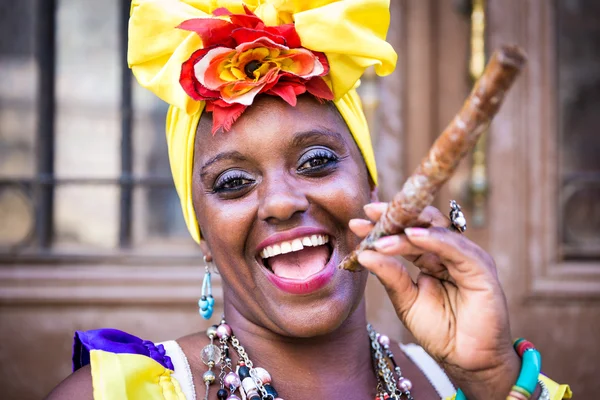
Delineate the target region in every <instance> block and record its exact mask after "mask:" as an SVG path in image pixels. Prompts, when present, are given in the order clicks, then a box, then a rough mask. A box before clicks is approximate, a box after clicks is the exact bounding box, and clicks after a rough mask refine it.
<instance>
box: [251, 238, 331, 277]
mask: <svg viewBox="0 0 600 400" xmlns="http://www.w3.org/2000/svg"><path fill="white" fill-rule="evenodd" d="M331 254H332V248H331V244H330V240H329V236H328V235H308V236H304V237H300V238H296V239H293V240H288V241H283V242H280V243H276V244H273V245H271V246H267V247H265V248H264V249H263V250H262V251H261V252H260V258H261V260H262V264H263V265H264V266H265V268H266V269H267V270H269V271H270V272H271V273H273V274H274V275H276V276H278V277H280V278H286V279H293V280H306V279H307V278H309V277H311V276H313V275H315V274H318V273H319V272H321V271H322V270H323V269H325V266H326V265H327V263H328V262H329V259H330V258H331Z"/></svg>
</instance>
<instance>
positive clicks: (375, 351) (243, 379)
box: [200, 319, 414, 400]
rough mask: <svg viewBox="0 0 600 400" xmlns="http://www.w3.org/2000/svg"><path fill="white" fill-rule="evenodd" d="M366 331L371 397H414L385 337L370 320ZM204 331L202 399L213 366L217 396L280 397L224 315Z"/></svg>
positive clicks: (236, 399)
mask: <svg viewBox="0 0 600 400" xmlns="http://www.w3.org/2000/svg"><path fill="white" fill-rule="evenodd" d="M367 332H368V334H369V340H370V342H371V356H372V358H373V369H374V371H375V376H376V377H377V390H376V393H377V394H376V396H375V400H386V399H395V400H414V399H413V397H412V395H411V394H410V390H411V389H412V383H411V382H410V381H409V380H408V379H406V378H404V377H403V376H402V370H401V369H400V366H399V365H398V364H397V363H396V360H395V359H394V354H392V351H391V350H390V339H389V337H387V336H385V335H380V334H379V333H377V332H375V330H374V329H373V327H372V326H371V324H368V325H367ZM206 335H207V336H208V338H209V339H210V344H208V345H206V346H204V348H203V349H202V351H201V353H200V357H201V359H202V362H203V363H204V364H206V365H207V366H208V371H206V372H205V373H204V374H203V375H202V380H203V381H204V384H205V385H206V394H205V396H204V400H208V395H209V391H210V386H211V385H212V384H213V383H215V382H216V381H217V375H216V374H215V372H214V371H213V368H216V367H218V368H219V369H220V371H219V376H218V383H219V384H220V388H219V390H218V391H217V398H218V399H219V400H283V399H282V398H280V397H279V395H278V393H277V391H276V390H275V388H274V387H273V381H272V379H271V375H270V374H269V373H268V372H267V370H265V369H264V368H261V367H255V366H254V364H253V363H252V361H251V360H250V358H249V357H248V354H247V353H246V350H245V349H244V347H243V346H242V345H241V344H240V342H239V340H238V339H237V337H235V335H234V334H233V332H232V330H231V327H230V326H229V325H227V323H226V322H225V319H222V320H221V323H220V324H219V325H213V326H211V327H209V328H208V329H207V331H206ZM215 339H216V340H218V345H217V344H215ZM231 349H233V350H234V351H235V353H236V354H237V356H238V360H239V361H238V363H237V365H236V367H235V369H234V367H233V365H232V362H231V357H230V350H231ZM236 393H239V395H240V396H241V398H240V396H238V395H237V394H236Z"/></svg>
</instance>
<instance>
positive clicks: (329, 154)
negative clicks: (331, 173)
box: [297, 147, 339, 174]
mask: <svg viewBox="0 0 600 400" xmlns="http://www.w3.org/2000/svg"><path fill="white" fill-rule="evenodd" d="M338 161H339V157H338V156H337V155H336V154H335V153H334V152H333V151H331V150H329V149H327V148H325V147H318V148H314V149H311V150H309V151H307V152H306V153H304V154H303V155H302V157H300V160H299V161H298V168H297V171H298V172H300V173H302V174H310V173H313V172H321V171H323V170H324V169H327V168H328V167H332V166H334V165H335V164H337V162H338Z"/></svg>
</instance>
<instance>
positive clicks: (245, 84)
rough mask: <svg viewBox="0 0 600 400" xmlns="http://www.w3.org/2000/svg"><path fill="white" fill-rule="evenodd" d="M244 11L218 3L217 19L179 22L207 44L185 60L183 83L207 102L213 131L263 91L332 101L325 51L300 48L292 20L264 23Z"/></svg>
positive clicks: (289, 100) (293, 99)
mask: <svg viewBox="0 0 600 400" xmlns="http://www.w3.org/2000/svg"><path fill="white" fill-rule="evenodd" d="M245 10H246V14H232V13H231V12H229V11H228V10H227V9H225V8H220V9H217V10H215V12H214V13H213V15H215V17H217V18H196V19H190V20H187V21H184V22H183V23H182V24H181V25H179V26H178V28H180V29H184V30H188V31H192V32H196V33H197V34H198V35H199V36H200V38H201V39H202V42H203V44H204V48H202V49H199V50H197V51H196V52H194V53H193V54H192V55H191V57H190V58H189V59H188V60H187V61H186V62H185V63H184V64H183V65H182V69H181V75H180V80H179V82H180V84H181V86H182V87H183V89H184V90H185V92H186V93H187V94H188V95H189V96H190V97H191V98H193V99H194V100H197V101H205V102H206V103H207V104H206V110H207V111H211V112H212V113H213V129H212V133H213V134H215V133H216V132H217V131H218V130H219V129H223V130H224V131H228V130H229V129H230V128H231V126H232V125H233V123H234V122H235V121H236V120H237V119H238V118H239V117H240V116H241V115H242V113H243V112H244V111H245V109H246V108H247V107H248V106H250V105H251V104H252V102H253V101H254V98H255V97H256V96H257V95H258V94H260V93H265V94H269V95H273V96H279V97H281V98H282V99H283V100H285V101H286V102H287V103H288V104H290V105H292V106H295V105H296V100H297V96H298V95H301V94H303V93H305V92H309V93H310V94H312V95H313V96H315V97H317V98H318V99H322V100H333V93H332V91H331V89H330V88H329V86H328V85H327V83H326V82H325V81H324V80H323V78H322V77H323V76H325V75H327V73H328V72H329V63H328V62H327V58H326V57H325V55H324V54H323V53H319V52H313V51H310V50H308V49H306V48H303V47H301V43H300V38H299V37H298V34H297V33H296V30H295V28H294V25H293V24H286V25H279V26H265V24H264V23H263V22H262V21H261V19H260V18H258V17H257V16H256V15H254V14H253V13H252V12H251V11H250V10H249V9H248V8H246V7H245Z"/></svg>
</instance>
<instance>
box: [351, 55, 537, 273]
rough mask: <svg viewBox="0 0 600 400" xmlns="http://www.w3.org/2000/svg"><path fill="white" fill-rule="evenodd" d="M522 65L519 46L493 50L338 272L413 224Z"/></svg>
mask: <svg viewBox="0 0 600 400" xmlns="http://www.w3.org/2000/svg"><path fill="white" fill-rule="evenodd" d="M525 63H526V56H525V53H524V52H523V50H521V49H520V48H519V47H518V46H503V47H502V48H501V49H500V50H498V51H496V52H494V54H493V55H492V57H491V59H490V61H489V63H488V65H487V66H486V68H485V71H484V73H483V75H482V76H481V77H480V78H479V80H477V82H476V83H475V86H474V87H473V90H472V91H471V93H470V94H469V96H468V97H467V99H466V101H465V103H464V105H463V107H462V108H461V110H460V111H459V113H458V114H457V115H456V116H455V117H454V119H453V120H452V121H451V122H450V124H449V125H448V126H447V127H446V129H445V130H444V131H443V132H442V134H441V135H440V136H439V137H438V139H437V140H436V141H435V143H434V144H433V146H432V147H431V149H430V150H429V154H427V156H426V157H425V158H424V159H423V160H422V161H421V164H420V165H419V166H418V167H417V169H416V170H415V171H414V172H413V174H412V175H411V176H410V177H409V178H408V180H407V181H406V182H405V183H404V186H403V187H402V190H401V191H400V192H398V193H397V194H396V195H395V196H394V198H393V200H392V201H391V202H390V204H389V206H388V208H387V212H386V213H385V214H384V215H383V216H382V217H381V219H380V220H379V221H378V222H377V224H376V225H375V227H374V228H373V230H372V231H371V232H370V233H369V235H368V236H367V237H366V238H365V239H364V240H363V241H362V242H361V243H360V245H359V246H358V248H357V249H356V250H354V251H353V252H352V253H350V254H349V255H348V256H347V257H346V258H345V259H344V260H343V261H342V262H341V264H340V265H339V268H341V269H346V270H348V271H353V272H355V271H359V270H361V269H362V267H361V266H360V264H359V263H358V261H357V257H358V254H359V252H361V251H362V250H366V249H370V248H372V245H373V243H374V242H375V241H376V240H377V239H379V238H381V237H383V236H387V235H393V234H398V233H400V232H402V231H403V230H404V228H406V227H410V226H413V225H414V224H415V223H416V221H417V219H418V217H419V215H420V214H421V212H422V211H423V209H425V207H427V206H428V205H430V204H431V203H432V201H433V199H434V197H435V194H436V193H437V191H438V190H439V188H440V187H441V186H442V185H443V184H444V183H445V182H446V181H447V180H448V179H449V178H450V177H451V176H452V174H453V173H454V171H455V170H456V167H457V166H458V163H459V162H460V160H461V159H462V158H463V157H464V156H465V155H466V154H467V153H468V152H469V150H471V149H472V148H473V146H474V145H475V143H476V142H477V139H478V138H479V136H480V135H481V134H482V133H483V132H484V131H485V130H486V129H487V127H488V125H489V124H490V122H491V120H492V119H493V118H494V116H495V115H496V113H497V112H498V110H499V109H500V106H501V104H502V101H503V100H504V96H505V93H506V92H507V91H508V89H510V87H511V86H512V84H513V82H514V81H515V79H516V77H517V75H518V74H519V72H520V71H521V69H522V68H523V66H524V65H525Z"/></svg>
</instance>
